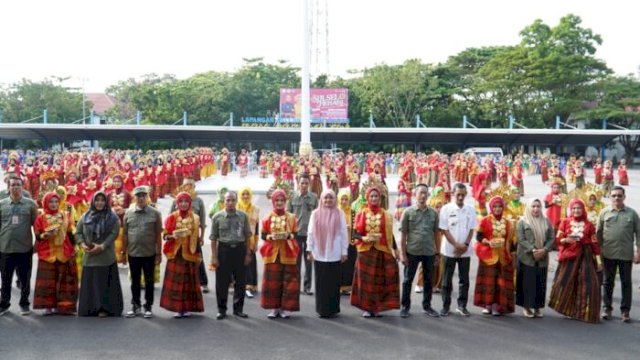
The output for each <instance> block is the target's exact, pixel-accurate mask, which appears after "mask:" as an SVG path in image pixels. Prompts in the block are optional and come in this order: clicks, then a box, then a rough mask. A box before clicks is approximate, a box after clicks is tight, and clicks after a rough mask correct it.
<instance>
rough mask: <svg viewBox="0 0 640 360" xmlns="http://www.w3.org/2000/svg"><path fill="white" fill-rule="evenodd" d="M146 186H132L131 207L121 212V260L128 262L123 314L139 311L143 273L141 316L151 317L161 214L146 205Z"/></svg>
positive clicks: (134, 313)
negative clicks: (128, 294)
mask: <svg viewBox="0 0 640 360" xmlns="http://www.w3.org/2000/svg"><path fill="white" fill-rule="evenodd" d="M148 192H149V190H148V188H147V187H146V186H138V187H136V188H135V189H133V195H134V197H135V207H134V208H130V209H128V210H127V211H126V212H125V214H124V220H123V224H122V225H123V233H122V243H123V247H122V253H121V254H120V255H121V259H122V260H121V261H122V262H123V263H126V262H127V261H128V262H129V268H130V271H131V297H132V299H131V305H132V306H131V310H130V311H128V312H127V314H126V317H129V318H131V317H135V316H137V315H139V314H141V313H142V306H141V303H140V277H141V275H142V273H143V272H144V280H145V291H144V296H145V304H144V317H145V318H151V317H152V316H153V313H152V309H151V308H152V306H153V292H154V284H153V283H154V281H153V280H154V269H155V266H156V265H158V264H160V261H161V260H162V251H161V250H162V216H161V215H160V211H158V210H156V209H154V208H153V207H151V206H149V204H148V196H147V195H148Z"/></svg>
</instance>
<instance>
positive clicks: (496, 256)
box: [473, 196, 515, 316]
mask: <svg viewBox="0 0 640 360" xmlns="http://www.w3.org/2000/svg"><path fill="white" fill-rule="evenodd" d="M489 211H490V212H491V213H490V215H488V216H485V217H484V218H483V219H482V220H481V221H480V224H479V225H478V232H477V238H476V240H477V241H476V242H475V245H474V247H475V251H476V254H477V255H478V259H479V261H478V274H477V275H476V288H475V291H474V296H473V304H474V305H475V306H479V307H482V308H483V310H482V313H483V314H485V315H492V314H493V315H494V316H500V315H502V314H508V313H512V312H513V311H514V309H515V306H514V292H513V278H514V276H513V262H512V258H511V247H512V245H513V236H514V233H515V231H514V230H515V229H513V227H512V226H511V223H510V222H509V221H508V220H507V219H506V218H505V217H503V216H502V213H503V211H504V200H503V199H502V198H501V197H500V196H495V197H493V198H491V200H490V201H489Z"/></svg>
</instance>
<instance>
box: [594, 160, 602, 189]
mask: <svg viewBox="0 0 640 360" xmlns="http://www.w3.org/2000/svg"><path fill="white" fill-rule="evenodd" d="M593 175H594V176H595V178H596V179H595V183H596V185H600V184H602V164H599V163H596V164H595V165H593Z"/></svg>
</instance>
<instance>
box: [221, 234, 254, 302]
mask: <svg viewBox="0 0 640 360" xmlns="http://www.w3.org/2000/svg"><path fill="white" fill-rule="evenodd" d="M246 253H247V248H246V246H245V244H244V243H240V244H234V245H228V244H224V243H221V242H218V267H217V268H216V298H217V299H218V312H221V313H226V312H227V297H228V296H229V283H230V282H231V277H232V276H233V279H234V281H235V283H234V287H233V311H234V312H235V311H240V312H241V311H242V309H243V307H244V289H245V284H246V272H247V267H246V266H245V264H244V257H245V255H246Z"/></svg>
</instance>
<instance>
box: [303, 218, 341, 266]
mask: <svg viewBox="0 0 640 360" xmlns="http://www.w3.org/2000/svg"><path fill="white" fill-rule="evenodd" d="M338 211H339V212H340V230H339V231H336V236H335V238H334V239H327V240H328V242H327V245H326V246H325V253H324V254H321V253H320V248H319V246H318V239H317V238H316V236H317V234H316V231H315V229H314V227H315V215H316V212H315V211H314V212H312V213H311V217H310V218H309V228H308V229H307V251H311V253H312V254H313V258H314V260H317V261H321V262H336V261H340V257H341V256H347V251H348V249H349V239H348V237H347V220H346V219H345V215H344V212H343V211H342V210H340V209H338ZM330 242H332V243H333V244H330ZM331 245H333V246H331Z"/></svg>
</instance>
